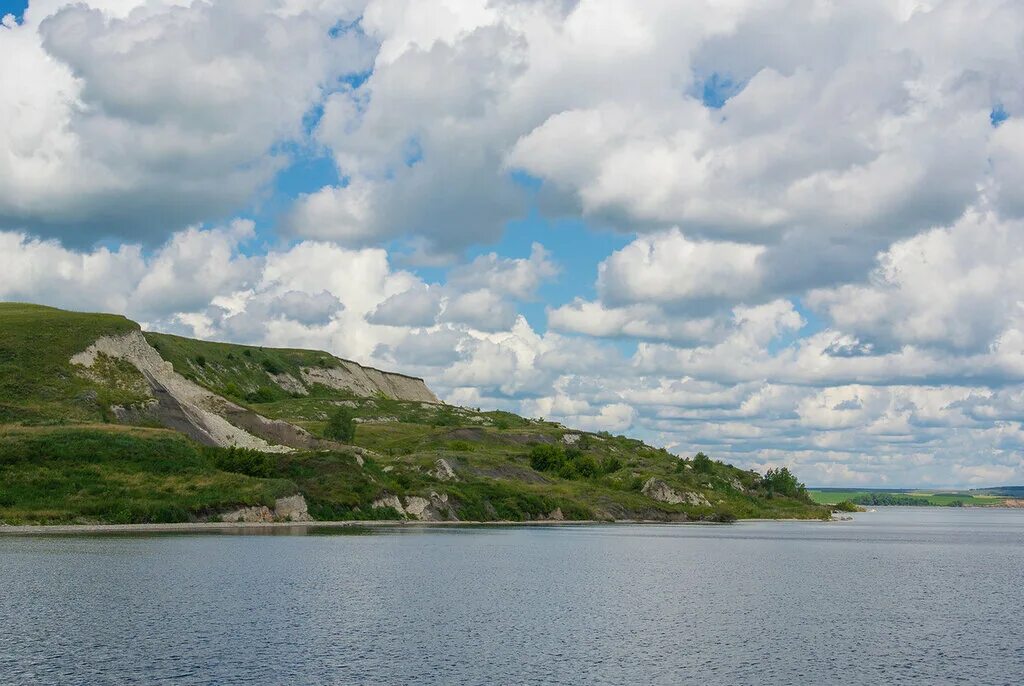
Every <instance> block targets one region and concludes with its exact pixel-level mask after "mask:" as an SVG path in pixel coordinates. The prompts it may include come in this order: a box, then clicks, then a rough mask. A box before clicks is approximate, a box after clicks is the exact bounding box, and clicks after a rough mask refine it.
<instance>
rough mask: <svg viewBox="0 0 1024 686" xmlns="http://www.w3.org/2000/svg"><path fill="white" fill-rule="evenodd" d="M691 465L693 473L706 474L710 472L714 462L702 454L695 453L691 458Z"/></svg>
mask: <svg viewBox="0 0 1024 686" xmlns="http://www.w3.org/2000/svg"><path fill="white" fill-rule="evenodd" d="M692 464H693V470H694V471H696V472H700V473H703V474H706V473H707V472H710V471H711V470H712V468H713V465H714V462H713V461H712V460H711V458H710V457H708V456H707V455H705V454H704V453H697V454H696V455H694V456H693V460H692Z"/></svg>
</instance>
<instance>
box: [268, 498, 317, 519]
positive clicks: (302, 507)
mask: <svg viewBox="0 0 1024 686" xmlns="http://www.w3.org/2000/svg"><path fill="white" fill-rule="evenodd" d="M274 517H275V519H277V520H279V521H283V522H311V521H313V518H312V517H310V516H309V508H308V507H307V505H306V499H305V498H303V497H302V495H301V494H297V495H292V496H288V497H287V498H278V499H277V501H276V502H275V503H274Z"/></svg>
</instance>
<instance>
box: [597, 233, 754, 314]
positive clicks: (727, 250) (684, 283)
mask: <svg viewBox="0 0 1024 686" xmlns="http://www.w3.org/2000/svg"><path fill="white" fill-rule="evenodd" d="M764 250H765V249H764V247H763V246H758V245H744V244H741V243H727V242H725V243H723V242H711V241H693V240H690V239H688V238H687V237H686V236H684V235H683V234H682V233H680V232H679V230H678V229H672V230H670V231H667V232H664V233H659V234H654V235H651V236H642V237H640V238H637V239H636V240H634V241H633V242H632V243H630V244H629V245H627V246H626V247H625V248H623V249H622V250H618V251H616V252H614V253H612V255H611V256H610V257H609V258H608V259H606V260H605V261H604V262H602V263H601V265H600V267H599V268H598V279H597V286H598V291H599V292H600V294H601V297H602V299H603V300H604V301H605V302H607V303H610V304H612V305H617V304H625V303H642V302H656V303H675V302H680V301H685V300H690V299H695V298H732V299H740V298H744V297H746V296H750V295H752V294H754V293H755V292H756V289H757V287H758V285H759V283H760V280H761V270H760V266H759V264H758V260H759V258H760V257H761V255H763V254H764Z"/></svg>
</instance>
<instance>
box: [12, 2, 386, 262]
mask: <svg viewBox="0 0 1024 686" xmlns="http://www.w3.org/2000/svg"><path fill="white" fill-rule="evenodd" d="M184 5H188V6H184ZM289 5H290V3H285V2H282V1H279V0H248V1H247V2H244V3H241V2H228V3H214V4H208V3H202V2H195V3H186V2H160V1H156V2H151V3H138V2H136V3H131V2H124V3H94V7H88V6H86V5H84V4H70V3H64V2H53V3H38V2H33V3H32V4H31V6H30V8H29V10H28V11H27V12H26V14H25V21H24V23H23V24H20V25H16V26H12V27H9V28H2V29H0V52H3V54H4V55H5V59H4V60H2V61H0V81H2V82H3V83H4V84H5V92H4V97H2V98H0V179H2V181H3V182H2V183H0V225H7V226H26V227H30V228H32V229H34V230H36V231H39V232H43V233H46V234H49V235H56V236H61V237H63V238H65V239H66V240H69V241H72V242H75V243H79V244H89V243H91V242H92V241H93V240H94V239H95V238H97V237H102V236H118V237H121V238H127V239H138V238H140V237H144V236H145V237H150V238H151V240H153V242H159V239H160V238H162V237H163V236H165V235H167V234H168V233H170V231H172V230H174V229H177V228H180V227H181V226H183V225H185V224H188V223H191V222H195V221H199V220H209V219H216V218H217V217H219V216H222V215H224V214H225V213H226V212H228V211H230V210H232V209H234V208H238V207H241V206H243V205H246V204H248V203H250V202H251V200H252V197H253V195H254V193H255V192H256V191H257V190H258V189H260V188H261V187H262V186H263V185H264V184H266V183H267V182H268V181H269V180H270V179H271V178H272V176H273V175H274V173H275V172H276V171H277V170H279V169H280V168H281V167H282V166H283V165H285V164H286V163H287V159H286V157H285V156H284V155H282V154H279V153H275V151H274V149H275V145H277V144H278V143H280V142H282V141H302V139H303V138H304V135H305V134H304V131H303V128H302V126H303V124H302V119H303V116H304V115H305V113H306V112H307V111H309V110H310V108H311V107H313V106H314V105H315V104H317V103H318V102H319V101H320V100H321V99H322V97H323V96H324V92H325V90H326V89H328V88H331V87H332V83H333V82H334V81H335V80H336V79H337V78H338V77H339V76H341V75H343V74H345V73H348V72H355V71H360V70H362V69H364V68H365V67H366V66H367V64H368V58H369V56H370V53H369V52H368V51H367V50H366V47H365V46H364V45H363V42H362V40H361V39H360V38H359V35H358V34H356V33H352V32H348V33H345V34H344V35H341V36H338V37H336V38H332V37H331V36H330V35H329V29H331V27H332V26H334V25H335V24H336V23H337V22H339V21H342V20H345V19H346V17H348V18H349V19H354V18H355V16H356V15H355V14H354V13H353V10H352V9H348V10H346V9H345V8H344V6H343V3H337V2H330V3H328V2H324V3H319V4H316V5H311V6H309V7H308V8H307V9H306V10H305V11H302V12H295V11H292V10H291V9H290V8H289ZM129 10H130V11H129ZM15 94H16V95H15Z"/></svg>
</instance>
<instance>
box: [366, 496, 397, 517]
mask: <svg viewBox="0 0 1024 686" xmlns="http://www.w3.org/2000/svg"><path fill="white" fill-rule="evenodd" d="M370 507H374V508H377V507H390V508H392V509H394V510H396V511H397V512H398V514H401V515H404V514H405V513H406V512H405V508H404V507H402V501H401V500H399V499H398V496H397V495H384V496H381V497H380V498H377V499H376V500H374V501H373V503H371V505H370Z"/></svg>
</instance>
